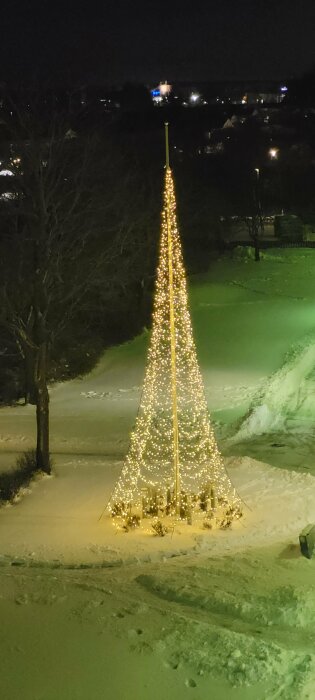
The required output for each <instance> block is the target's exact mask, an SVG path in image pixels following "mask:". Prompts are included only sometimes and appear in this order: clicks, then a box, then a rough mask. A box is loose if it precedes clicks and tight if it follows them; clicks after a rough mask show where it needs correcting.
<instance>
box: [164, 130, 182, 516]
mask: <svg viewBox="0 0 315 700" xmlns="http://www.w3.org/2000/svg"><path fill="white" fill-rule="evenodd" d="M165 150H166V168H167V169H169V167H170V164H169V143H168V123H167V122H166V123H165ZM166 194H167V201H166V222H167V242H168V272H169V275H168V277H169V304H170V341H171V382H172V412H173V463H174V499H175V512H176V515H180V479H179V454H178V415H177V378H176V334H175V313H174V271H173V240H172V222H171V203H170V196H169V191H168V188H167V190H166Z"/></svg>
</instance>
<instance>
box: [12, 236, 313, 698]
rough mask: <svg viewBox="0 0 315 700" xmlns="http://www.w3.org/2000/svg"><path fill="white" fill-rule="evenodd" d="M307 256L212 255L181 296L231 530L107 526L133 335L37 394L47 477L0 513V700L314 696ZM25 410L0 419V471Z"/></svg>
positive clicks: (132, 386) (131, 373)
mask: <svg viewBox="0 0 315 700" xmlns="http://www.w3.org/2000/svg"><path fill="white" fill-rule="evenodd" d="M314 268H315V251H313V250H303V251H296V250H293V251H292V250H290V251H281V254H280V253H277V252H276V251H272V253H271V252H270V254H269V253H267V254H266V256H265V258H264V260H263V261H262V262H261V264H259V265H257V264H255V263H254V262H252V261H246V260H244V259H237V258H234V259H232V258H224V259H222V260H220V261H217V262H216V263H215V264H213V265H212V266H211V268H210V271H209V274H208V275H205V276H202V277H199V278H196V279H195V280H194V281H193V283H192V285H191V306H192V316H193V324H194V329H195V336H196V342H197V349H198V356H199V359H200V363H201V369H202V373H203V376H204V379H205V384H206V395H207V399H208V404H209V408H210V411H211V415H212V419H213V421H214V424H215V430H216V435H217V439H218V443H219V447H220V449H221V451H222V453H223V454H224V455H225V460H226V466H227V469H228V472H229V474H230V477H231V479H232V480H233V483H234V485H235V487H236V488H237V491H238V492H239V494H240V496H241V498H242V499H243V501H244V518H243V519H242V520H241V521H239V522H237V523H236V524H235V525H233V529H232V530H231V531H224V532H223V531H217V532H212V533H211V532H207V531H204V530H200V529H198V528H197V527H196V526H194V525H193V526H191V527H189V526H187V527H183V526H182V527H177V528H175V529H174V532H173V533H171V534H169V535H167V536H166V537H165V538H158V537H155V536H153V535H152V533H151V532H150V531H145V530H143V531H141V532H132V533H128V534H123V533H117V532H116V531H115V529H114V528H113V527H112V524H111V522H110V521H109V520H108V518H107V517H106V515H105V516H104V517H103V518H101V520H100V516H101V514H102V512H103V509H104V507H105V505H106V502H107V500H108V498H109V496H110V493H111V491H112V488H113V486H114V484H115V481H116V479H117V476H118V474H119V471H120V469H121V466H122V460H123V457H124V454H125V452H126V449H127V446H128V438H129V433H130V430H131V427H132V424H133V421H134V419H135V415H136V411H137V406H138V401H139V395H140V388H141V382H142V378H143V373H144V362H145V352H146V344H147V338H148V335H147V333H146V332H144V333H143V335H142V336H141V337H139V338H137V339H135V340H134V341H132V342H131V343H128V344H126V345H124V346H121V347H119V348H113V349H111V350H109V351H108V352H106V353H105V355H104V357H103V358H102V360H101V362H100V363H99V365H98V367H97V368H95V370H94V371H93V372H92V373H91V374H90V375H89V376H87V377H85V378H83V379H82V380H75V381H72V382H69V383H67V384H63V385H58V386H55V387H53V388H52V389H51V438H52V443H51V444H52V452H53V460H54V464H55V468H54V474H53V476H52V477H46V478H42V479H40V480H38V481H37V482H35V483H34V484H33V485H32V487H31V489H30V490H29V491H27V492H26V493H25V494H22V496H21V499H20V500H19V502H18V503H16V504H14V505H12V506H7V507H5V508H2V509H1V510H0V616H1V617H0V619H1V625H0V638H1V643H0V644H1V657H0V658H1V672H0V690H1V693H0V697H1V700H2V699H3V700H16V698H21V699H22V700H98V699H101V698H102V700H103V698H106V700H107V698H108V699H110V700H111V698H114V697H115V696H116V695H118V696H119V697H120V698H121V700H144V699H145V698H146V699H149V700H150V699H152V700H155V699H156V700H157V698H160V697H165V698H170V699H174V700H182V698H195V699H196V700H206V699H207V700H208V699H209V700H225V699H226V698H231V700H278V699H280V700H307V699H308V700H315V559H314V560H311V561H309V560H307V559H305V558H303V557H302V556H301V555H300V551H299V546H298V535H299V532H300V531H301V529H302V528H303V527H304V526H305V525H306V524H308V523H310V522H315V462H314V454H315V447H314V442H315V441H314V418H315V391H314V390H315V312H314V309H315V285H314V281H313V280H314ZM33 444H34V409H33V407H30V406H29V407H23V406H16V407H10V408H3V409H1V410H0V469H8V468H10V466H11V465H13V464H14V460H15V457H16V455H17V454H19V453H20V452H21V451H23V450H25V449H28V448H29V447H32V446H33Z"/></svg>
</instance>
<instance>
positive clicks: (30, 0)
mask: <svg viewBox="0 0 315 700" xmlns="http://www.w3.org/2000/svg"><path fill="white" fill-rule="evenodd" d="M1 15H2V16H1V42H0V59H1V60H0V79H1V80H3V81H11V80H12V79H18V80H21V79H22V80H25V81H29V80H35V81H36V80H37V79H41V80H43V79H44V80H45V81H47V82H49V81H56V80H57V81H61V82H63V81H65V80H67V81H70V82H71V81H77V80H79V81H83V82H90V83H98V82H105V83H116V82H123V81H126V80H134V81H139V82H140V81H143V82H146V83H152V82H155V81H157V80H160V79H168V80H207V79H209V80H213V79H214V80H215V79H218V80H220V79H231V78H234V79H238V78H240V79H241V78H257V79H264V78H275V79H278V78H286V77H292V76H295V75H299V74H300V73H302V72H304V71H306V70H308V69H309V68H311V67H312V66H314V65H315V1H314V0H299V1H298V0H216V2H214V1H213V0H204V1H203V2H202V1H201V0H187V1H186V2H185V1H184V0H183V1H182V2H178V1H177V0H170V1H169V2H163V0H160V2H155V1H153V0H147V1H146V2H145V1H144V0H125V2H123V1H122V0H115V1H113V0H107V1H106V0H103V1H101V0H90V1H89V0H86V1H85V2H83V1H82V0H81V1H80V0H78V1H77V2H73V0H64V2H59V1H58V0H56V2H53V0H41V2H39V1H37V0H5V1H3V0H2V2H1Z"/></svg>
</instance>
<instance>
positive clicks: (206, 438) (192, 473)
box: [109, 125, 240, 526]
mask: <svg viewBox="0 0 315 700" xmlns="http://www.w3.org/2000/svg"><path fill="white" fill-rule="evenodd" d="M166 144H167V150H166V153H167V158H166V172H165V189H164V206H163V211H162V232H161V242H160V254H159V264H158V269H157V278H156V287H155V296H154V310H153V323H152V332H151V339H150V344H149V349H148V360H147V369H146V374H145V379H144V385H143V392H142V396H141V401H140V407H139V413H138V417H137V419H136V424H135V428H134V430H133V433H132V435H131V442H130V448H129V453H128V455H127V458H126V462H125V464H124V467H123V470H122V473H121V476H120V479H119V480H118V483H117V485H116V487H115V489H114V492H113V494H112V497H111V499H110V502H109V510H110V512H111V515H112V516H113V517H114V518H116V519H118V521H119V522H120V523H121V522H125V523H126V522H129V524H131V525H132V524H139V522H140V520H141V518H142V517H154V518H158V519H161V518H163V517H165V518H170V517H174V516H175V517H177V518H182V519H186V520H187V521H188V522H191V521H192V519H194V518H195V517H197V515H198V517H207V518H209V517H211V516H212V517H213V516H214V513H215V512H216V513H218V512H219V513H220V518H221V520H220V522H221V524H223V526H224V523H225V522H226V523H228V524H230V522H231V520H232V519H233V517H239V516H240V501H239V499H238V497H237V496H236V494H235V491H234V489H233V487H232V485H231V482H230V479H229V477H228V475H227V473H226V471H225V468H224V465H223V462H222V459H221V456H220V454H219V451H218V447H217V444H216V441H215V437H214V434H213V431H212V428H211V425H210V419H209V414H208V408H207V403H206V399H205V394H204V388H203V382H202V377H201V374H200V370H199V366H198V361H197V355H196V348H195V343H194V339H193V333H192V325H191V319H190V313H189V307H188V295H187V286H186V277H185V268H184V263H183V257H182V250H181V243H180V237H179V232H178V228H177V221H176V201H175V193H174V183H173V176H172V171H171V168H170V167H169V158H168V130H167V125H166Z"/></svg>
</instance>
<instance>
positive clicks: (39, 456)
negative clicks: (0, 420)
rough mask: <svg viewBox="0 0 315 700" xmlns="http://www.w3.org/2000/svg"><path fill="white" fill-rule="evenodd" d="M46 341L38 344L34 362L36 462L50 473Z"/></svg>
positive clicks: (40, 467) (44, 470)
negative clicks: (35, 361)
mask: <svg viewBox="0 0 315 700" xmlns="http://www.w3.org/2000/svg"><path fill="white" fill-rule="evenodd" d="M46 363H47V343H46V342H44V343H42V344H41V345H40V346H39V349H38V355H37V363H36V380H35V381H36V424H37V444H36V462H37V467H38V469H41V470H42V471H43V472H46V474H50V473H51V464H50V456H49V393H48V388H47V379H46V374H47V371H46V370H47V366H46Z"/></svg>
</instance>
